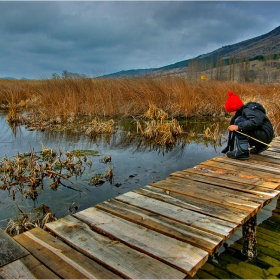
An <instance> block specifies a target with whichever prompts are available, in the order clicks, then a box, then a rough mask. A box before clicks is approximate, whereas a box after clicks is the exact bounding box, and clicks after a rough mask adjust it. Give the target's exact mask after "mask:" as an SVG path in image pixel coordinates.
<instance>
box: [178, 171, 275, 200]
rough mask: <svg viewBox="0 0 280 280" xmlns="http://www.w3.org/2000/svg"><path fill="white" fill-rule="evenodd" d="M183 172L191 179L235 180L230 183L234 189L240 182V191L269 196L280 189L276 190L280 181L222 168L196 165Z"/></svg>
mask: <svg viewBox="0 0 280 280" xmlns="http://www.w3.org/2000/svg"><path fill="white" fill-rule="evenodd" d="M183 172H185V173H186V176H188V177H187V178H189V179H191V180H197V181H201V182H205V183H206V182H207V183H211V182H212V178H213V179H215V180H216V181H217V183H220V185H221V184H224V183H225V180H226V181H230V182H233V184H231V185H230V187H231V188H233V189H235V186H236V183H238V184H237V189H238V190H240V191H244V192H249V193H254V194H259V195H266V196H267V197H275V196H277V193H278V191H275V190H277V189H279V188H280V183H275V182H269V181H266V180H263V179H262V178H261V177H259V176H258V177H256V176H253V175H242V174H240V173H237V172H234V171H229V170H226V169H221V168H199V167H195V168H189V169H185V170H183ZM187 174H188V175H187ZM208 177H209V178H208Z"/></svg>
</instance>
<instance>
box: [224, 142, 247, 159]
mask: <svg viewBox="0 0 280 280" xmlns="http://www.w3.org/2000/svg"><path fill="white" fill-rule="evenodd" d="M226 155H227V157H229V158H235V159H241V160H245V159H249V158H250V153H249V141H248V139H238V138H237V137H235V149H234V150H233V151H230V152H227V153H226Z"/></svg>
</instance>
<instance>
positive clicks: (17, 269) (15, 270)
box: [0, 260, 36, 279]
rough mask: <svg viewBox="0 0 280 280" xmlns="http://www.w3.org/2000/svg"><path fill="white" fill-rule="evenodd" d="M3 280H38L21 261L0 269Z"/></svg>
mask: <svg viewBox="0 0 280 280" xmlns="http://www.w3.org/2000/svg"><path fill="white" fill-rule="evenodd" d="M0 278H2V279H36V277H35V275H34V274H33V273H31V272H30V270H29V269H28V268H27V267H26V266H25V265H24V264H23V263H22V262H21V261H20V260H16V261H14V262H10V263H8V264H6V265H5V266H2V267H0Z"/></svg>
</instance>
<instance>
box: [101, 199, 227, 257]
mask: <svg viewBox="0 0 280 280" xmlns="http://www.w3.org/2000/svg"><path fill="white" fill-rule="evenodd" d="M95 207H96V208H97V209H101V210H103V211H106V212H109V213H111V214H113V215H115V216H118V217H120V218H123V219H126V220H128V221H131V222H133V223H137V224H139V225H142V226H145V227H147V228H149V229H152V230H154V231H157V232H159V233H162V234H165V235H167V236H169V237H173V238H176V239H178V240H181V241H184V242H188V243H189V244H191V245H193V246H196V247H198V248H200V249H202V250H205V251H207V252H208V253H210V254H213V253H214V252H216V251H217V249H219V248H220V246H221V245H222V242H223V238H222V237H220V236H216V235H214V234H210V233H208V232H205V231H202V230H199V229H196V228H192V227H190V226H188V225H184V224H182V223H179V222H176V221H174V220H170V219H168V218H166V217H163V216H161V215H156V214H154V213H151V212H148V211H146V210H143V209H139V208H137V207H134V206H132V205H129V204H125V203H122V202H120V201H117V200H115V199H110V201H105V202H103V203H99V204H97V205H95Z"/></svg>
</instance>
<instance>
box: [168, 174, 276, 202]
mask: <svg viewBox="0 0 280 280" xmlns="http://www.w3.org/2000/svg"><path fill="white" fill-rule="evenodd" d="M198 172H199V170H196V171H193V170H189V171H188V170H184V171H177V172H174V173H172V174H171V176H174V177H178V178H181V179H187V180H188V182H189V181H190V180H191V181H194V182H199V183H207V184H211V185H214V186H218V187H222V188H225V189H229V190H230V191H232V192H235V193H236V196H242V197H243V198H244V199H246V200H249V201H253V202H256V203H261V204H262V205H263V206H264V205H266V204H268V203H269V202H270V201H271V199H273V198H275V197H277V196H279V194H280V191H279V190H271V189H265V188H260V187H258V186H254V185H249V184H248V185H247V184H244V183H240V182H234V181H230V180H227V179H226V178H223V177H227V176H225V175H221V174H217V175H216V174H213V173H211V174H208V173H209V172H208V173H207V174H208V176H207V175H205V176H201V175H198ZM204 172H205V170H204ZM201 173H202V172H201ZM201 173H200V174H201ZM205 173H206V172H205ZM211 175H212V176H211ZM277 187H278V186H277Z"/></svg>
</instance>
